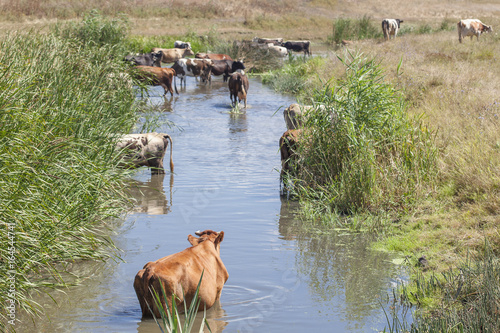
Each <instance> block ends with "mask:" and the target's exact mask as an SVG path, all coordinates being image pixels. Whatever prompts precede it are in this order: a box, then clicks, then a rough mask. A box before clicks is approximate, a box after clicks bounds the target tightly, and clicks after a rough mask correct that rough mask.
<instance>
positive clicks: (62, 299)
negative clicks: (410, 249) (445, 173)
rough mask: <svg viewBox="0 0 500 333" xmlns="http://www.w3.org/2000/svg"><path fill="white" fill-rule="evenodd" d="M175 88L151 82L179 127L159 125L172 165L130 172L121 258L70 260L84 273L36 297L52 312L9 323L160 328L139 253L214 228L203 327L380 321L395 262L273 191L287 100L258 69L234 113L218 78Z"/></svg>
mask: <svg viewBox="0 0 500 333" xmlns="http://www.w3.org/2000/svg"><path fill="white" fill-rule="evenodd" d="M177 84H179V81H178V82H177ZM179 92H180V95H175V96H174V98H173V99H172V100H171V101H170V98H169V97H170V95H168V98H167V99H164V98H163V97H161V95H162V94H163V88H161V87H154V88H153V89H152V90H151V92H150V94H151V97H150V101H151V103H152V104H154V105H157V106H159V109H160V110H161V111H159V112H161V117H163V118H165V119H168V120H170V121H172V122H173V123H175V125H177V126H178V128H169V127H168V126H166V125H164V127H163V128H159V129H158V130H157V131H158V132H166V133H169V134H170V135H171V136H172V138H173V159H174V164H175V173H174V174H173V175H172V176H171V175H170V173H169V171H168V153H169V152H167V155H166V157H165V166H166V169H167V171H166V175H164V176H161V175H160V176H158V175H154V176H152V175H151V174H150V171H149V170H148V169H145V168H143V169H140V170H138V171H137V173H136V174H135V176H134V179H133V180H132V181H131V191H132V193H133V195H134V197H135V198H136V199H137V206H136V207H135V209H134V211H133V212H132V213H130V214H128V215H127V217H126V219H125V220H121V221H117V222H116V228H115V229H116V230H115V234H114V235H113V240H114V241H115V243H116V245H117V246H118V247H119V248H120V249H121V250H122V252H121V257H122V258H123V261H119V260H118V261H113V260H109V261H107V262H105V263H85V264H79V265H78V266H77V267H76V268H75V269H76V271H77V272H78V273H81V274H83V275H85V274H87V275H88V276H90V278H88V279H86V280H85V281H83V282H82V284H81V285H80V286H76V287H70V288H68V289H65V290H64V293H62V292H53V293H52V294H53V297H54V299H55V300H56V301H57V302H58V305H56V304H54V302H53V301H52V300H51V299H49V298H46V299H45V300H43V301H41V302H42V305H43V306H44V307H45V308H46V312H47V314H48V317H49V318H50V320H49V319H48V318H40V319H39V320H36V328H33V327H28V326H30V325H29V324H28V323H22V325H21V327H17V328H18V329H20V331H21V332H22V331H26V332H33V331H39V332H160V330H159V329H158V327H157V325H156V323H155V322H154V321H153V320H141V310H140V307H139V302H138V301H137V297H136V295H135V292H134V288H133V286H132V285H133V280H134V276H135V275H136V273H137V272H138V271H139V270H140V269H141V268H142V267H143V266H144V264H145V263H147V262H149V261H154V260H157V259H159V258H161V257H164V256H166V255H169V254H172V253H175V252H179V251H182V250H183V249H185V248H187V247H188V246H189V245H190V244H189V243H188V241H187V236H188V234H192V235H194V232H195V231H196V230H205V229H213V230H216V231H221V230H223V231H224V233H225V237H224V240H223V242H222V243H221V257H222V260H223V262H224V264H225V266H226V267H227V270H228V272H229V279H228V281H227V283H226V285H225V286H224V289H223V290H222V296H221V299H220V303H219V304H216V306H214V307H213V308H211V309H210V310H208V311H207V318H208V322H209V324H210V326H211V328H212V332H214V333H216V332H222V331H224V332H288V333H290V332H377V331H381V330H383V329H384V327H385V326H387V320H386V317H385V314H384V311H383V309H382V306H381V303H380V299H381V295H387V294H388V293H389V292H390V291H391V288H392V287H394V286H395V284H396V282H397V281H398V280H399V279H400V277H401V276H403V275H404V272H403V270H402V268H401V267H400V266H397V265H395V264H393V262H392V259H393V257H392V256H391V255H390V254H387V253H384V252H379V251H374V250H371V249H370V248H369V244H370V240H369V239H367V236H366V235H363V234H354V235H352V234H348V233H347V232H345V231H342V230H340V231H336V232H317V229H316V228H314V227H311V224H310V223H309V222H307V221H300V220H298V219H296V218H294V214H293V211H294V209H296V207H297V206H296V203H295V202H293V201H288V200H286V198H283V197H282V196H281V195H280V186H279V170H280V156H279V152H278V141H279V138H280V136H281V134H282V133H283V132H284V131H285V130H286V128H285V122H284V120H283V108H284V107H286V106H288V105H290V104H291V103H294V102H295V99H294V98H293V97H292V96H287V95H281V94H278V93H276V92H274V91H272V90H271V89H270V88H269V87H267V86H264V85H262V84H261V81H260V79H259V78H250V88H249V92H248V104H249V107H248V109H247V110H246V112H245V111H244V110H243V112H242V113H231V112H230V111H231V107H230V99H229V90H228V87H227V83H223V82H222V77H215V78H213V80H212V85H211V86H210V87H209V86H205V85H201V84H200V83H198V82H196V81H195V79H194V78H191V77H190V78H188V79H187V87H186V88H185V90H184V88H183V89H182V91H179ZM139 98H140V96H139ZM315 230H316V231H315ZM202 316H203V313H200V314H199V317H200V318H201V317H202ZM200 323H201V319H199V321H198V322H197V323H196V324H195V331H196V332H197V331H198V327H199V325H200ZM23 326H26V327H25V329H26V330H24V329H23V328H22V327H23ZM205 331H206V332H208V330H205Z"/></svg>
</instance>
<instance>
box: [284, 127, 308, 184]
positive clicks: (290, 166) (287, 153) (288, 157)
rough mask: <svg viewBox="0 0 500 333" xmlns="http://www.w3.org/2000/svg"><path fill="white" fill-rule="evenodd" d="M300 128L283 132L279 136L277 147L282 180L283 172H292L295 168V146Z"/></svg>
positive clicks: (299, 134)
mask: <svg viewBox="0 0 500 333" xmlns="http://www.w3.org/2000/svg"><path fill="white" fill-rule="evenodd" d="M302 131H303V130H302V129H291V130H288V131H286V132H285V133H283V135H282V136H281V137H280V141H279V147H280V155H281V173H280V180H281V181H283V176H284V175H285V174H289V173H293V172H294V171H296V170H297V166H296V159H297V153H296V151H297V147H298V142H299V138H300V136H301V134H302Z"/></svg>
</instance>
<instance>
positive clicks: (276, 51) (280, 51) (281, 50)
mask: <svg viewBox="0 0 500 333" xmlns="http://www.w3.org/2000/svg"><path fill="white" fill-rule="evenodd" d="M267 48H268V50H269V53H270V54H272V55H274V56H276V57H286V56H287V55H288V49H287V48H286V47H283V46H277V45H274V44H272V43H268V44H267Z"/></svg>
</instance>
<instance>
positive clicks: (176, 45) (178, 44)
mask: <svg viewBox="0 0 500 333" xmlns="http://www.w3.org/2000/svg"><path fill="white" fill-rule="evenodd" d="M174 48H176V49H190V48H191V43H190V42H183V41H181V40H176V41H175V42H174Z"/></svg>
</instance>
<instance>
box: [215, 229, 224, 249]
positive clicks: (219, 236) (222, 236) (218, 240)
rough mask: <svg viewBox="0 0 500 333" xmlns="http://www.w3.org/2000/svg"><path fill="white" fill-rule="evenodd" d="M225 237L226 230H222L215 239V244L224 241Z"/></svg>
mask: <svg viewBox="0 0 500 333" xmlns="http://www.w3.org/2000/svg"><path fill="white" fill-rule="evenodd" d="M223 239H224V231H221V232H219V235H218V236H217V238H216V239H215V241H214V244H215V246H217V244H219V243H220V242H222V240H223Z"/></svg>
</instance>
